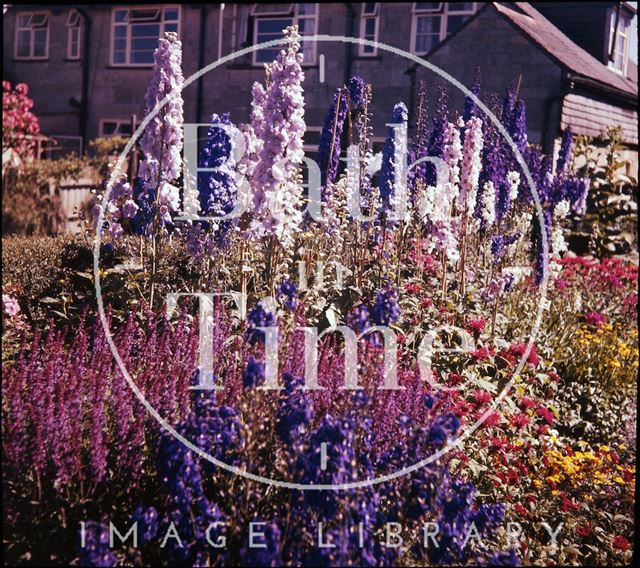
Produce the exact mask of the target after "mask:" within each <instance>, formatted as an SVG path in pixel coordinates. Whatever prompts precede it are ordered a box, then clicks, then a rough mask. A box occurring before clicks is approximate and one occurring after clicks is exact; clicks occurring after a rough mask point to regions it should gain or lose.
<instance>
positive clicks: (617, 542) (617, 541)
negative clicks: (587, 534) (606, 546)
mask: <svg viewBox="0 0 640 568" xmlns="http://www.w3.org/2000/svg"><path fill="white" fill-rule="evenodd" d="M629 546H630V545H629V541H628V540H627V539H626V538H624V537H623V536H622V535H617V536H616V537H615V538H614V539H613V548H617V549H618V550H629Z"/></svg>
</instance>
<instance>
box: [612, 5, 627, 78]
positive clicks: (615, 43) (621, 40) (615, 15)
mask: <svg viewBox="0 0 640 568" xmlns="http://www.w3.org/2000/svg"><path fill="white" fill-rule="evenodd" d="M619 10H620V8H617V9H615V10H611V17H610V18H609V67H610V68H611V69H613V70H614V71H617V72H618V73H622V74H623V75H625V74H626V73H627V59H628V55H629V28H630V22H629V18H627V16H625V14H623V13H621V12H620V11H619Z"/></svg>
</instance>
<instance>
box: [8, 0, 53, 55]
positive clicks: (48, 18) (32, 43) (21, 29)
mask: <svg viewBox="0 0 640 568" xmlns="http://www.w3.org/2000/svg"><path fill="white" fill-rule="evenodd" d="M25 16H28V17H29V19H31V18H33V17H34V16H45V17H46V26H32V25H27V26H21V25H20V18H22V17H25ZM50 25H51V14H50V13H49V12H47V11H38V12H16V33H15V44H14V50H13V58H14V59H19V60H20V61H43V60H46V59H49V37H50ZM34 30H46V32H47V39H46V40H45V43H44V55H34V54H33V51H34V46H35V41H34V39H35V33H34ZM24 31H30V32H31V35H30V38H29V55H19V53H18V47H19V45H18V36H19V35H20V32H24Z"/></svg>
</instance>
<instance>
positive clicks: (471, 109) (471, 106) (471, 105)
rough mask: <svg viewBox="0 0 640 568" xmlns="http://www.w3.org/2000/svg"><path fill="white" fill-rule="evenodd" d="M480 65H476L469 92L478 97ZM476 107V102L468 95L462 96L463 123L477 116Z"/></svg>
mask: <svg viewBox="0 0 640 568" xmlns="http://www.w3.org/2000/svg"><path fill="white" fill-rule="evenodd" d="M481 77H482V75H481V73H480V67H476V70H475V73H474V77H473V86H472V87H471V92H472V93H473V94H474V95H475V96H476V97H478V98H480V80H481ZM477 113H478V109H477V107H476V103H475V102H474V101H473V99H472V98H471V97H469V96H465V98H464V113H463V115H462V119H463V120H464V122H465V124H466V123H467V122H469V119H470V118H472V117H474V116H477Z"/></svg>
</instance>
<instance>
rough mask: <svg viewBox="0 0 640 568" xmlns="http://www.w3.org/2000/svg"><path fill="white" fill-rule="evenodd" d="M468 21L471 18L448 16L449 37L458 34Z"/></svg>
mask: <svg viewBox="0 0 640 568" xmlns="http://www.w3.org/2000/svg"><path fill="white" fill-rule="evenodd" d="M468 19H469V16H448V17H447V35H449V34H453V33H456V32H457V31H458V30H459V29H460V28H461V27H462V24H464V23H465V22H466V21H467V20H468Z"/></svg>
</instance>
